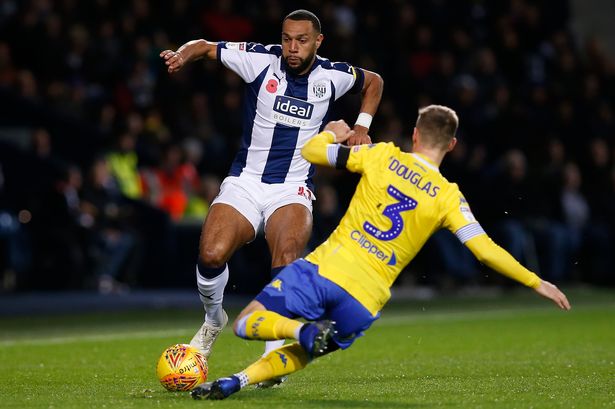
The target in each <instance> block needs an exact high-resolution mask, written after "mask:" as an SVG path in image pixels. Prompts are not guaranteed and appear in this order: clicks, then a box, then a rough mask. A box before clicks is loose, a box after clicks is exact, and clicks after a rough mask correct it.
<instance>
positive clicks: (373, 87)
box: [347, 70, 384, 145]
mask: <svg viewBox="0 0 615 409" xmlns="http://www.w3.org/2000/svg"><path fill="white" fill-rule="evenodd" d="M363 73H364V75H365V80H364V82H363V89H362V90H361V113H360V114H359V118H358V119H357V122H356V123H355V125H354V128H353V130H354V135H352V136H351V137H350V138H349V139H348V142H347V143H348V145H361V144H365V143H372V140H371V138H370V137H369V135H368V133H367V132H368V131H369V125H370V124H371V119H372V117H373V116H374V115H375V114H376V110H378V105H380V99H381V98H382V89H383V88H384V81H383V80H382V77H381V76H380V75H378V74H376V73H375V72H372V71H368V70H363Z"/></svg>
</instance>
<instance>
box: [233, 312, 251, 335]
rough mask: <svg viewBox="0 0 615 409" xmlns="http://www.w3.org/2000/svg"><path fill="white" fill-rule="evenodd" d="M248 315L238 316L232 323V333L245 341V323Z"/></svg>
mask: <svg viewBox="0 0 615 409" xmlns="http://www.w3.org/2000/svg"><path fill="white" fill-rule="evenodd" d="M249 315H250V314H244V315H239V316H238V317H237V318H236V319H235V322H233V333H234V334H235V335H236V336H238V337H239V338H244V339H246V338H247V337H246V321H247V320H248V316H249Z"/></svg>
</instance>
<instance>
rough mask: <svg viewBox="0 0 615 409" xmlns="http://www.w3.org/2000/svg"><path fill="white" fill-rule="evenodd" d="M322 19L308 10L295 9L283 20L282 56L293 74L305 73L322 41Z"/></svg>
mask: <svg viewBox="0 0 615 409" xmlns="http://www.w3.org/2000/svg"><path fill="white" fill-rule="evenodd" d="M323 38H324V37H323V35H322V33H321V32H320V20H318V17H316V15H315V14H314V13H312V12H310V11H307V10H295V11H293V12H292V13H290V14H289V15H287V16H286V17H284V20H283V21H282V57H283V58H284V62H286V65H287V67H288V70H289V71H291V72H292V73H293V74H304V73H305V72H307V70H309V68H310V67H311V66H312V64H313V63H314V59H315V58H316V50H318V47H320V43H322V39H323Z"/></svg>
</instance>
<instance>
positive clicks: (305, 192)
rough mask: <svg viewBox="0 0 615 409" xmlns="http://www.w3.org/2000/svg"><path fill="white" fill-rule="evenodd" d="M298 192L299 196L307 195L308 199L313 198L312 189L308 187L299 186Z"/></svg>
mask: <svg viewBox="0 0 615 409" xmlns="http://www.w3.org/2000/svg"><path fill="white" fill-rule="evenodd" d="M297 194H298V195H299V196H303V197H305V198H306V199H307V200H313V196H312V191H311V190H310V189H308V188H307V187H303V186H299V189H298V190H297Z"/></svg>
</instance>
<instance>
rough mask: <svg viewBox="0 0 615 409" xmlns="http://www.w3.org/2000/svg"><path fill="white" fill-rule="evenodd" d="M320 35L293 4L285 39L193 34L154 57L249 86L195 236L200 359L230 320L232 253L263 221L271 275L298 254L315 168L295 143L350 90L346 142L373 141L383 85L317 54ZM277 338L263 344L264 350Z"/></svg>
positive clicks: (308, 224)
mask: <svg viewBox="0 0 615 409" xmlns="http://www.w3.org/2000/svg"><path fill="white" fill-rule="evenodd" d="M323 38H324V37H323V34H322V33H321V27H320V21H319V20H318V18H317V17H316V16H315V15H314V14H313V13H311V12H309V11H307V10H296V11H294V12H292V13H290V14H289V15H287V16H286V17H285V18H284V20H283V23H282V41H281V42H282V43H281V45H262V44H258V43H250V42H239V43H230V42H218V43H214V42H209V41H206V40H193V41H189V42H187V43H186V44H184V45H182V46H181V47H179V49H177V51H172V50H165V51H163V52H162V53H161V54H160V56H161V57H162V58H163V60H164V61H165V64H166V65H167V67H168V71H169V73H174V72H177V71H179V70H180V69H181V68H182V67H183V66H184V65H185V64H186V63H188V62H190V61H193V60H196V59H199V58H206V59H211V60H214V59H215V60H217V61H219V62H221V63H222V64H223V65H224V66H225V67H227V68H229V69H231V70H233V71H234V72H236V73H237V74H238V75H239V76H240V77H241V78H242V79H243V80H244V81H245V83H246V85H245V87H246V89H245V91H246V93H245V98H244V106H243V114H244V117H243V135H242V141H241V148H240V150H239V152H238V153H237V155H236V157H235V160H234V161H233V163H232V165H231V169H230V171H229V175H228V177H227V178H226V179H225V180H224V181H223V183H222V185H221V189H220V194H219V195H218V197H217V198H216V199H215V200H214V201H213V205H212V206H211V210H210V212H209V214H208V216H207V218H206V220H205V222H204V224H203V228H202V232H201V242H200V246H199V260H198V265H197V286H198V290H199V294H200V298H201V300H202V302H203V305H204V308H205V320H204V323H203V325H202V327H201V328H200V329H199V331H198V332H197V334H196V335H195V336H194V338H193V339H192V341H191V344H192V345H194V346H196V347H197V348H199V349H200V350H201V351H202V352H203V353H204V354H205V356H209V354H210V353H211V347H212V345H213V343H214V341H215V339H216V338H217V336H218V334H219V333H220V331H221V330H222V328H224V326H225V325H226V323H227V321H228V318H227V316H226V313H225V312H224V310H223V309H222V298H223V291H224V287H225V285H226V283H227V280H228V274H229V272H228V267H227V261H228V260H229V258H230V257H231V256H232V254H233V253H234V252H235V251H236V250H237V249H238V248H239V247H241V246H243V245H244V244H246V243H248V242H250V241H252V240H253V239H254V237H255V236H256V233H257V231H258V230H259V228H260V227H261V225H263V226H264V227H263V229H264V232H265V237H266V240H267V243H268V245H269V249H270V251H271V258H272V271H271V272H272V276H275V274H277V272H279V271H280V270H281V269H282V267H284V266H285V265H287V264H289V263H290V262H292V261H293V260H295V259H297V258H298V257H300V256H301V254H302V251H303V250H304V248H305V245H306V244H307V241H308V239H309V237H310V234H311V230H312V200H314V199H315V198H314V194H313V193H312V192H313V186H312V181H311V177H312V175H313V172H314V166H313V165H312V164H310V163H309V162H308V161H306V160H305V159H304V158H303V157H302V156H301V149H302V147H303V145H304V144H305V143H306V142H307V141H308V139H309V138H311V137H312V136H313V135H315V134H317V133H318V132H319V131H320V130H322V129H323V128H324V125H325V124H326V123H327V117H328V116H329V113H330V112H331V108H332V105H333V102H334V101H335V100H337V99H338V98H340V97H341V96H342V95H344V94H346V93H347V92H351V93H353V92H354V93H360V94H361V108H360V113H359V115H358V118H357V122H356V124H355V126H354V134H353V138H351V139H350V140H349V141H348V144H349V145H358V144H365V143H370V142H371V141H370V138H369V136H368V129H369V126H370V124H371V119H372V116H373V115H374V114H375V112H376V109H377V108H378V104H379V103H380V98H381V96H382V88H383V81H382V79H381V77H380V76H379V75H378V74H376V73H373V72H370V71H368V70H365V69H361V68H357V67H354V66H352V65H349V64H347V63H334V62H331V61H329V60H327V59H324V58H321V57H320V56H318V55H317V54H316V52H317V50H318V48H319V47H320V45H321V43H322V41H323ZM283 342H284V341H275V342H272V343H268V345H267V346H266V351H265V353H267V352H268V351H269V350H272V349H275V348H277V347H279V346H281V345H282V344H283Z"/></svg>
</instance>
